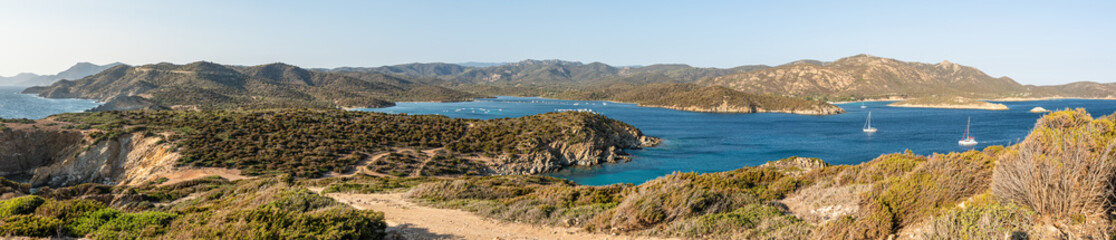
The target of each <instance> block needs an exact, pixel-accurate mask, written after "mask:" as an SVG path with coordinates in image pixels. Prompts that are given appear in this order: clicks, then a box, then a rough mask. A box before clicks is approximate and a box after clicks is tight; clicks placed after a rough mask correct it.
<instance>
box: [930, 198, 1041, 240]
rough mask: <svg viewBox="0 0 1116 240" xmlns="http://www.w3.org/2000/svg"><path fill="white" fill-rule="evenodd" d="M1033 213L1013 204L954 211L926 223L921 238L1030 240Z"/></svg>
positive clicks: (983, 205) (992, 204) (980, 206)
mask: <svg viewBox="0 0 1116 240" xmlns="http://www.w3.org/2000/svg"><path fill="white" fill-rule="evenodd" d="M1033 215H1034V212H1031V211H1030V210H1027V209H1024V208H1021V207H1019V206H1016V205H1014V204H1000V203H998V202H992V203H989V204H982V205H975V206H970V207H964V208H957V209H954V210H952V211H949V212H946V213H945V214H942V215H941V216H938V217H935V218H934V219H933V220H931V221H930V222H929V223H928V228H927V231H926V232H924V233H923V236H922V237H923V238H924V239H927V240H939V239H942V240H946V239H988V240H992V239H1029V238H1031V237H1033V235H1034V234H1032V231H1033V230H1032V223H1033V219H1032V217H1033Z"/></svg>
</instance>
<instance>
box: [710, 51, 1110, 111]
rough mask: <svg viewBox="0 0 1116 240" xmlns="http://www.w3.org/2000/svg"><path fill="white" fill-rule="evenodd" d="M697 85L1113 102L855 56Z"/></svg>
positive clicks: (968, 72) (1089, 87) (1086, 90)
mask: <svg viewBox="0 0 1116 240" xmlns="http://www.w3.org/2000/svg"><path fill="white" fill-rule="evenodd" d="M699 83H701V84H707V85H719V86H726V87H730V88H733V89H737V90H740V91H744V92H749V93H762V94H779V95H788V96H806V97H814V98H820V99H827V100H833V101H847V100H862V99H880V98H889V97H899V98H914V97H929V96H960V97H966V98H974V99H1005V98H1008V99H1011V98H1023V99H1034V98H1050V97H1070V98H1073V97H1077V98H1116V84H1111V83H1110V84H1100V83H1092V82H1079V83H1071V84H1066V85H1057V86H1031V85H1022V84H1019V83H1018V82H1015V80H1012V79H1011V78H1008V77H998V78H996V77H991V76H988V75H987V74H985V73H984V72H982V71H980V70H979V69H976V68H973V67H969V66H964V65H959V64H956V63H952V62H949V61H942V62H940V63H935V64H929V63H919V62H904V61H899V60H895V59H890V58H881V57H875V56H870V55H865V54H861V55H856V56H852V57H846V58H841V59H838V60H837V61H833V62H821V61H816V60H801V61H795V62H791V63H788V64H785V65H780V66H777V67H772V68H766V69H760V70H756V71H748V72H743V73H738V74H731V75H724V76H717V77H712V78H707V79H704V80H702V81H699Z"/></svg>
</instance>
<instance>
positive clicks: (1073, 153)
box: [992, 109, 1116, 237]
mask: <svg viewBox="0 0 1116 240" xmlns="http://www.w3.org/2000/svg"><path fill="white" fill-rule="evenodd" d="M1114 137H1116V131H1114V124H1113V121H1112V120H1111V119H1107V118H1101V119H1096V120H1093V119H1092V117H1091V116H1089V114H1088V113H1086V112H1085V111H1084V110H1082V109H1078V110H1076V111H1060V112H1056V113H1051V114H1049V115H1047V116H1046V117H1043V118H1042V119H1040V120H1039V122H1038V123H1036V124H1035V129H1034V130H1033V131H1032V133H1031V135H1029V136H1027V139H1026V140H1024V141H1023V142H1022V143H1020V144H1019V145H1017V146H1016V147H1015V148H1014V149H1012V152H1010V153H1009V154H1005V155H1004V156H1003V157H1002V158H1001V159H1000V160H999V163H998V165H997V166H996V170H995V174H993V184H992V192H993V194H994V195H995V196H996V197H997V198H998V199H1000V200H1001V201H1005V202H1011V203H1015V204H1019V205H1022V206H1026V207H1028V208H1030V209H1032V210H1034V211H1035V212H1036V213H1038V214H1039V215H1040V216H1041V217H1042V218H1043V219H1045V220H1049V221H1050V222H1048V223H1050V224H1054V225H1059V227H1060V228H1065V229H1074V228H1077V227H1070V225H1082V224H1084V225H1097V224H1098V221H1101V222H1104V223H1099V224H1101V225H1103V224H1105V223H1106V222H1107V220H1106V219H1107V218H1108V217H1109V216H1107V213H1108V212H1109V211H1111V210H1112V198H1113V190H1114V182H1113V181H1116V162H1114V161H1113V155H1114V154H1113V147H1114V146H1116V141H1113V138H1114ZM1084 229H1093V230H1083V231H1084V232H1080V231H1074V232H1078V233H1077V235H1075V236H1077V237H1085V236H1104V235H1107V233H1106V232H1105V231H1106V230H1103V227H1101V226H1096V227H1084ZM1090 232H1091V233H1090Z"/></svg>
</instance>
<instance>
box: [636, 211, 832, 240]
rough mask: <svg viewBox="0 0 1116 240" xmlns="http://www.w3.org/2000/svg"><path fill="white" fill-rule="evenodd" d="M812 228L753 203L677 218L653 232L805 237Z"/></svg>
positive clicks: (720, 236) (695, 235)
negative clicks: (730, 209) (716, 211)
mask: <svg viewBox="0 0 1116 240" xmlns="http://www.w3.org/2000/svg"><path fill="white" fill-rule="evenodd" d="M810 231H811V227H810V226H809V225H808V224H806V223H805V222H802V220H799V219H797V218H795V217H794V216H790V215H785V214H783V212H782V211H781V210H780V209H779V208H777V207H774V206H770V205H762V204H749V205H746V206H744V207H741V208H737V209H736V210H733V211H731V212H725V213H717V214H708V215H702V216H699V217H694V218H689V219H686V220H683V221H678V222H674V223H672V224H669V226H667V227H666V228H665V229H662V230H658V229H656V230H654V231H652V233H654V234H656V235H665V236H674V237H683V238H700V239H709V238H718V239H805V238H806V237H807V236H808V235H809V234H810Z"/></svg>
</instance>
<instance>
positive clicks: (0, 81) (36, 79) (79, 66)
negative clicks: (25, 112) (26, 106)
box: [0, 62, 123, 86]
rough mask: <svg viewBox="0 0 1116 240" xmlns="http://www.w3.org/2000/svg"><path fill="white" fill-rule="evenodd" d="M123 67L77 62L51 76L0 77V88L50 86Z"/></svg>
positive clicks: (18, 75)
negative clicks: (58, 82)
mask: <svg viewBox="0 0 1116 240" xmlns="http://www.w3.org/2000/svg"><path fill="white" fill-rule="evenodd" d="M118 65H123V63H120V62H114V63H109V64H105V65H96V64H93V63H89V62H78V63H76V64H74V65H73V66H70V67H69V68H67V69H66V70H62V71H61V72H58V73H56V74H53V75H39V74H34V73H19V74H16V75H15V76H11V77H3V76H0V86H42V85H50V84H52V83H54V82H56V81H58V80H62V79H69V80H76V79H80V78H83V77H86V76H89V75H93V74H97V73H99V72H101V71H104V70H105V69H109V68H111V67H115V66H118Z"/></svg>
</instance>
